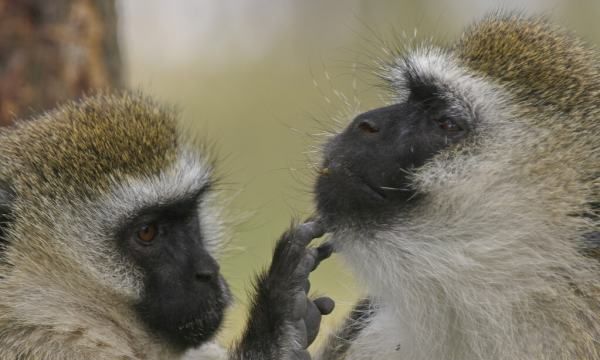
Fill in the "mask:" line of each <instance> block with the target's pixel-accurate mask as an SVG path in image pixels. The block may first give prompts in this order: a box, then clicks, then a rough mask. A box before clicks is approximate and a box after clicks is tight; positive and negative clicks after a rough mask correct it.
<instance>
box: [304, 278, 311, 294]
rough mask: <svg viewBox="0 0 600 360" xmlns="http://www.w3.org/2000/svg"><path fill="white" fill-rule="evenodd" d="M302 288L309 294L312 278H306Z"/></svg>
mask: <svg viewBox="0 0 600 360" xmlns="http://www.w3.org/2000/svg"><path fill="white" fill-rule="evenodd" d="M302 288H303V289H304V293H305V294H308V292H309V291H310V280H306V281H305V282H304V286H303V287H302Z"/></svg>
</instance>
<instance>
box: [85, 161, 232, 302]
mask: <svg viewBox="0 0 600 360" xmlns="http://www.w3.org/2000/svg"><path fill="white" fill-rule="evenodd" d="M211 175H212V168H211V166H210V165H209V163H208V162H206V161H205V160H204V159H203V158H202V157H200V156H199V154H197V153H196V152H194V151H191V150H183V151H181V152H180V154H179V156H178V157H177V160H176V161H175V162H174V164H173V165H172V166H171V167H169V168H167V169H165V170H163V171H161V172H160V173H158V174H156V175H154V176H151V177H144V178H129V179H126V180H125V181H120V182H117V181H115V182H114V183H115V184H116V185H115V186H114V187H113V188H112V189H111V191H110V192H109V193H108V194H107V195H106V196H105V197H104V198H103V199H102V200H101V201H99V202H98V203H95V204H91V205H89V204H87V205H83V206H82V208H83V209H84V211H85V212H86V213H87V215H84V216H83V217H82V218H91V219H98V221H95V220H94V221H88V222H87V224H86V225H85V226H88V227H90V228H89V229H88V234H90V235H88V236H85V237H84V238H83V239H81V242H82V243H84V244H85V243H86V242H89V245H88V246H87V248H88V250H87V251H86V253H88V254H90V257H92V258H90V259H87V264H85V265H84V266H83V267H84V268H87V269H88V271H90V272H93V273H95V277H97V278H98V279H99V281H102V282H104V283H107V285H108V286H109V287H111V288H113V289H117V290H120V291H122V292H124V294H126V295H128V296H133V297H137V296H139V293H140V291H141V283H140V281H141V274H139V271H138V270H137V269H135V268H134V267H133V265H132V264H131V261H129V260H127V259H124V258H122V256H120V255H119V254H118V253H119V252H118V251H117V250H116V249H115V248H114V239H112V237H113V236H114V232H115V231H116V230H117V229H118V227H119V226H121V224H123V223H125V222H126V221H127V220H129V219H131V218H132V217H133V216H136V215H137V214H138V213H139V212H140V211H142V210H143V209H145V208H147V207H151V206H160V205H164V204H170V203H173V202H174V201H177V200H179V199H184V198H186V197H188V196H190V195H194V194H197V193H198V191H200V190H201V189H203V188H204V187H206V186H207V185H209V184H210V182H211ZM198 206H199V211H198V214H199V219H198V221H199V222H200V229H201V231H202V236H203V241H204V244H205V246H206V247H207V250H208V251H209V252H210V253H211V254H213V256H215V255H217V252H218V250H219V249H220V245H221V239H222V237H223V233H224V231H223V226H224V225H223V221H222V219H221V209H220V208H219V207H218V204H217V196H216V194H215V193H213V191H210V190H209V191H208V192H207V193H205V194H203V196H202V201H201V202H200V204H199V205H198ZM84 221H85V220H84ZM96 234H97V235H96ZM98 237H99V238H100V239H98ZM84 246H86V245H84ZM89 249H94V251H90V250H89ZM107 257H108V258H110V259H98V258H107ZM101 264H110V266H111V268H110V269H104V268H98V267H99V266H101ZM107 276H109V277H108V278H107Z"/></svg>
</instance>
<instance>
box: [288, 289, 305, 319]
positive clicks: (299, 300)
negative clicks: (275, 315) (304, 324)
mask: <svg viewBox="0 0 600 360" xmlns="http://www.w3.org/2000/svg"><path fill="white" fill-rule="evenodd" d="M292 306H293V308H292V315H291V316H292V320H294V321H295V320H300V319H302V318H303V317H304V315H305V314H306V310H307V304H306V294H305V293H304V292H303V291H299V292H298V293H297V294H296V296H294V300H293V305H292Z"/></svg>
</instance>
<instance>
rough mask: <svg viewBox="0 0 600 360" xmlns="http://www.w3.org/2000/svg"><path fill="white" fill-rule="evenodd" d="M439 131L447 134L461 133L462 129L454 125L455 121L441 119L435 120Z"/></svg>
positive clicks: (447, 118)
mask: <svg viewBox="0 0 600 360" xmlns="http://www.w3.org/2000/svg"><path fill="white" fill-rule="evenodd" d="M436 121H437V123H438V125H439V127H440V129H442V130H445V131H449V132H456V131H462V128H461V127H460V125H458V124H457V123H456V121H454V120H452V119H450V118H449V117H441V118H439V119H437V120H436Z"/></svg>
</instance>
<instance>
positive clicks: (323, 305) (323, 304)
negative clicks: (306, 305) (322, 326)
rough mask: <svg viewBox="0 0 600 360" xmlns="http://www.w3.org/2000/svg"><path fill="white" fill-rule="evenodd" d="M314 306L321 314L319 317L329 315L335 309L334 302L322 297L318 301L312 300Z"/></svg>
mask: <svg viewBox="0 0 600 360" xmlns="http://www.w3.org/2000/svg"><path fill="white" fill-rule="evenodd" d="M313 303H314V304H315V306H316V307H317V308H318V309H319V312H321V315H329V314H331V312H332V311H333V309H335V301H333V299H332V298H330V297H328V296H323V297H320V298H318V299H315V300H313Z"/></svg>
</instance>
